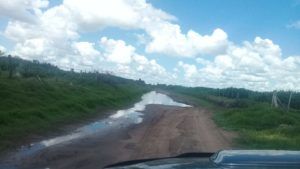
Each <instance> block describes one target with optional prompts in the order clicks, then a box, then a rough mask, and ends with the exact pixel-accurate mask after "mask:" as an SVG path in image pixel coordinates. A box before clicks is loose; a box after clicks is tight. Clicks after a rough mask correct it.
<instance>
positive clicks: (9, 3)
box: [0, 0, 49, 22]
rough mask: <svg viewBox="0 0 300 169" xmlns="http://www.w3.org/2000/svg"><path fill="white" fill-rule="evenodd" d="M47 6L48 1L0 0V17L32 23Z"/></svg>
mask: <svg viewBox="0 0 300 169" xmlns="http://www.w3.org/2000/svg"><path fill="white" fill-rule="evenodd" d="M48 4H49V2H48V0H0V17H1V16H2V17H9V18H12V19H17V20H22V21H26V22H33V21H35V20H36V17H35V15H38V14H41V13H42V11H41V9H42V8H46V7H48Z"/></svg>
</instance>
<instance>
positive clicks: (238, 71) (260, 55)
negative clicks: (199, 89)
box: [179, 37, 300, 91]
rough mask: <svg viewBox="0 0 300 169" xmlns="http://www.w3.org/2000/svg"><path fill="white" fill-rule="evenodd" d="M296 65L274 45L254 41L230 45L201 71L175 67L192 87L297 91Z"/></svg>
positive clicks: (299, 77)
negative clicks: (183, 73)
mask: <svg viewBox="0 0 300 169" xmlns="http://www.w3.org/2000/svg"><path fill="white" fill-rule="evenodd" d="M201 61H202V60H201ZM299 61H300V56H290V57H287V58H284V57H282V54H281V49H280V47H279V46H278V45H276V44H274V43H273V42H272V41H271V40H269V39H262V38H260V37H256V38H255V39H254V41H253V42H248V41H246V42H244V43H243V45H242V46H236V45H233V44H232V45H231V46H230V47H229V48H228V50H227V52H226V54H223V55H217V56H216V57H215V58H214V60H213V61H212V62H205V63H204V67H202V68H196V69H195V65H189V64H185V63H182V62H179V67H181V68H183V71H184V72H185V77H184V78H185V79H186V81H188V82H189V84H191V85H192V86H198V85H202V86H209V87H232V86H234V87H242V88H248V89H253V90H262V91H265V90H268V91H270V90H274V89H286V90H290V89H293V90H299V89H300V87H299V85H298V84H299V83H300V73H298V72H299V71H300V64H299V63H300V62H299ZM191 72H192V73H191ZM192 75H193V76H192Z"/></svg>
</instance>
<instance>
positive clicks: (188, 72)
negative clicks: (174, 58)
mask: <svg viewBox="0 0 300 169" xmlns="http://www.w3.org/2000/svg"><path fill="white" fill-rule="evenodd" d="M178 66H179V67H182V68H183V71H184V76H185V78H187V79H188V78H191V77H193V76H194V75H197V67H196V66H195V65H192V64H186V63H183V62H182V61H179V62H178Z"/></svg>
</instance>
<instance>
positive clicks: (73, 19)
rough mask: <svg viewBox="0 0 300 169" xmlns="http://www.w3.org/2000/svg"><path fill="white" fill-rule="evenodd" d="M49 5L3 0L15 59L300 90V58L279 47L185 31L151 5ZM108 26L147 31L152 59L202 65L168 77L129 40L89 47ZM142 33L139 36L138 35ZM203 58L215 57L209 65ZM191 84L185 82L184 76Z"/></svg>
mask: <svg viewBox="0 0 300 169" xmlns="http://www.w3.org/2000/svg"><path fill="white" fill-rule="evenodd" d="M47 7H48V1H47V0H24V1H23V0H22V1H21V0H9V1H4V0H0V16H2V17H8V18H10V20H9V22H8V24H7V26H6V28H5V30H4V35H5V37H6V38H8V39H10V40H12V41H13V42H15V46H14V48H13V53H14V54H17V55H19V56H21V57H23V58H26V59H38V60H40V61H46V62H50V63H53V64H56V65H58V66H60V67H63V68H66V69H68V68H71V67H73V68H74V67H76V68H78V69H89V70H109V71H114V72H115V73H116V74H117V75H121V76H123V77H128V78H134V79H137V78H141V77H142V78H143V79H145V80H146V81H147V82H151V83H155V82H160V83H168V84H170V83H173V84H174V83H175V84H183V85H192V86H199V85H200V86H208V87H230V86H235V87H245V88H249V89H255V90H272V89H276V88H280V89H290V88H293V89H299V88H300V87H299V85H298V84H299V83H300V81H299V79H300V75H299V73H298V72H300V59H299V58H300V56H289V57H283V56H282V53H281V49H280V47H279V45H277V44H275V43H273V42H272V41H271V40H269V39H263V38H260V37H257V38H255V39H254V41H253V42H248V41H246V42H244V43H243V44H242V45H236V44H234V43H233V42H230V41H229V40H228V35H227V33H226V32H225V31H223V30H222V29H221V28H216V29H215V30H213V31H212V33H211V34H209V35H203V34H200V33H198V32H195V31H194V30H192V29H190V30H188V31H187V32H186V33H185V32H183V31H182V29H181V27H180V25H179V24H178V23H175V22H176V18H175V17H174V16H172V15H170V14H168V13H166V12H164V11H162V10H160V9H157V8H155V7H153V6H152V5H151V4H150V3H147V2H146V1H145V0H110V1H106V0H85V1H83V0H64V1H63V3H62V4H60V5H57V6H54V7H51V8H47ZM298 26H299V23H298V22H295V23H294V24H291V27H293V28H297V27H298ZM107 27H117V28H121V29H124V30H125V31H126V30H128V29H130V30H139V31H140V30H142V31H143V32H142V33H140V32H139V36H138V39H139V40H140V42H141V44H140V45H143V46H144V47H145V51H146V52H148V53H160V54H165V55H167V56H178V57H190V58H195V60H196V62H197V63H199V64H201V67H200V68H197V66H196V64H195V65H194V64H187V63H184V62H179V63H178V65H177V67H175V68H174V71H172V72H168V71H167V70H166V69H165V68H164V67H163V66H162V65H160V64H158V63H157V61H156V60H152V59H148V58H147V57H145V56H143V55H142V54H139V53H137V50H136V48H135V47H134V46H132V45H130V44H126V42H125V41H124V40H115V39H109V38H107V37H103V38H101V40H100V48H101V49H99V50H98V49H97V47H98V46H95V44H94V43H93V42H88V41H86V40H82V37H81V36H84V33H85V32H88V31H95V32H98V31H101V30H102V29H104V28H107ZM135 33H136V32H135ZM203 55H205V56H208V57H210V58H209V59H208V60H206V59H203V57H202V56H203ZM179 70H183V73H184V77H183V79H181V80H180V79H179V77H180V71H179Z"/></svg>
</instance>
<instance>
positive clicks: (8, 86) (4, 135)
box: [0, 56, 149, 151]
mask: <svg viewBox="0 0 300 169" xmlns="http://www.w3.org/2000/svg"><path fill="white" fill-rule="evenodd" d="M147 90H149V89H148V88H147V87H146V85H145V84H144V82H143V81H141V80H138V81H134V80H128V79H124V78H120V77H116V76H113V75H110V74H106V73H98V72H75V71H73V70H71V71H64V70H61V69H59V68H57V67H55V66H53V65H50V64H45V63H39V62H37V61H32V62H31V61H26V60H22V59H20V58H14V57H6V56H5V57H0V98H1V99H0V138H1V139H0V151H3V150H7V149H10V148H13V147H15V146H16V145H18V144H19V143H21V142H22V141H24V140H25V139H26V138H28V137H29V136H32V135H33V134H40V133H43V132H45V131H49V130H58V129H59V127H61V126H62V125H64V124H66V123H72V122H73V123H74V122H76V121H80V120H83V119H87V118H90V117H93V116H96V115H97V116H98V115H101V114H104V113H105V112H108V111H110V110H116V109H119V108H124V107H126V106H129V105H131V104H133V103H134V102H136V101H138V100H139V99H140V96H141V95H142V94H143V93H145V92H146V91H147Z"/></svg>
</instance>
